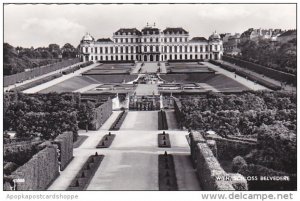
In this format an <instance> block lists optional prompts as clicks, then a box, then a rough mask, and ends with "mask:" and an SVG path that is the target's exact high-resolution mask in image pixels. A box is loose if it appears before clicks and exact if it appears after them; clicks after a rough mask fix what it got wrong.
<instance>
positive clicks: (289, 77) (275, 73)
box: [222, 56, 297, 86]
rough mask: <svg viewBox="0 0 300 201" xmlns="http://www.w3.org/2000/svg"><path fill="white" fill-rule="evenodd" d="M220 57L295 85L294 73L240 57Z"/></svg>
mask: <svg viewBox="0 0 300 201" xmlns="http://www.w3.org/2000/svg"><path fill="white" fill-rule="evenodd" d="M222 59H223V60H224V61H227V62H231V63H235V64H237V65H238V66H240V67H242V68H246V69H249V70H252V71H255V72H257V73H260V74H263V75H265V76H268V77H270V78H273V79H275V80H278V81H281V82H287V83H288V84H293V85H295V86H296V84H297V77H296V75H293V74H290V73H286V72H282V71H279V70H276V69H272V68H268V67H266V66H262V65H259V64H256V63H252V62H249V61H245V60H242V59H238V58H233V57H230V56H223V58H222Z"/></svg>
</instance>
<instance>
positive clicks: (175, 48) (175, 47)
mask: <svg viewBox="0 0 300 201" xmlns="http://www.w3.org/2000/svg"><path fill="white" fill-rule="evenodd" d="M174 52H177V46H174ZM175 58H176V56H175Z"/></svg>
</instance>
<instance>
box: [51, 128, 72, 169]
mask: <svg viewBox="0 0 300 201" xmlns="http://www.w3.org/2000/svg"><path fill="white" fill-rule="evenodd" d="M54 143H56V144H57V145H58V149H59V151H60V152H59V161H60V170H61V171H63V170H64V169H65V168H66V167H67V165H68V164H69V163H70V161H71V160H72V159H73V133H72V132H64V133H63V134H60V135H59V136H57V137H56V138H55V140H54Z"/></svg>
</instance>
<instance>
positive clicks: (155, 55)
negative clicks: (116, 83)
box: [79, 26, 223, 62]
mask: <svg viewBox="0 0 300 201" xmlns="http://www.w3.org/2000/svg"><path fill="white" fill-rule="evenodd" d="M79 47H80V58H81V61H145V62H147V61H168V60H202V59H203V60H208V59H213V60H218V59H220V58H221V57H222V55H223V44H222V40H221V38H220V35H219V34H217V33H216V32H214V33H213V34H212V35H211V36H210V37H209V38H208V39H206V38H204V37H194V38H191V39H190V38H189V32H187V31H186V30H184V29H183V28H166V29H164V30H163V31H160V29H158V28H155V27H151V26H146V27H145V28H143V29H142V30H141V31H139V30H138V29H136V28H121V29H119V30H118V31H117V32H115V33H114V34H113V38H112V40H111V39H110V38H100V39H98V40H95V39H94V37H93V36H91V35H90V34H88V33H87V34H86V35H85V36H83V38H82V40H81V42H80V46H79Z"/></svg>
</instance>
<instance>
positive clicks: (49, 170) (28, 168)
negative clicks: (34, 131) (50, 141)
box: [11, 146, 59, 190]
mask: <svg viewBox="0 0 300 201" xmlns="http://www.w3.org/2000/svg"><path fill="white" fill-rule="evenodd" d="M56 150H57V148H56V147H55V146H48V147H46V148H45V149H43V150H42V151H40V152H39V153H37V154H36V155H34V156H33V157H32V159H30V160H29V161H28V162H27V163H25V164H24V165H23V166H21V167H19V168H18V169H17V170H16V171H14V172H13V173H12V174H11V176H12V178H19V179H24V180H25V182H23V183H16V190H46V189H47V188H48V186H49V185H50V184H51V183H52V182H53V181H54V180H55V179H56V177H57V176H58V175H59V171H58V170H59V167H58V163H57V161H58V158H57V152H56Z"/></svg>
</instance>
